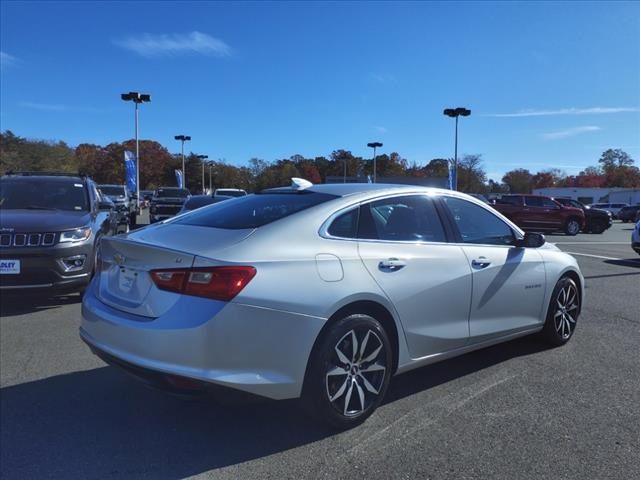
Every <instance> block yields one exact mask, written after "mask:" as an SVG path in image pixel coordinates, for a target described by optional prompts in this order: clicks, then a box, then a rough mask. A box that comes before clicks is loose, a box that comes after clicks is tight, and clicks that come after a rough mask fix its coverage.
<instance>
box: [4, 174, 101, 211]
mask: <svg viewBox="0 0 640 480" xmlns="http://www.w3.org/2000/svg"><path fill="white" fill-rule="evenodd" d="M88 202H89V198H88V196H87V190H86V189H85V186H84V183H82V182H81V181H80V180H73V179H47V178H34V177H31V178H29V177H25V178H11V179H6V180H2V181H1V182H0V208H2V209H7V210H12V209H22V208H24V209H32V210H73V211H86V210H88V209H89V203H88Z"/></svg>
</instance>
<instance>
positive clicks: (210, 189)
mask: <svg viewBox="0 0 640 480" xmlns="http://www.w3.org/2000/svg"><path fill="white" fill-rule="evenodd" d="M207 165H209V192H211V195H213V187H212V186H211V167H213V160H212V161H210V162H207Z"/></svg>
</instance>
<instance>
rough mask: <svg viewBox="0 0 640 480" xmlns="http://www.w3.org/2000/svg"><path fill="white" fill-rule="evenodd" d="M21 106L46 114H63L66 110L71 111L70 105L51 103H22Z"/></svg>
mask: <svg viewBox="0 0 640 480" xmlns="http://www.w3.org/2000/svg"><path fill="white" fill-rule="evenodd" d="M20 106H21V107H24V108H31V109H33V110H41V111H46V112H62V111H65V110H69V106H68V105H56V104H51V103H36V102H20Z"/></svg>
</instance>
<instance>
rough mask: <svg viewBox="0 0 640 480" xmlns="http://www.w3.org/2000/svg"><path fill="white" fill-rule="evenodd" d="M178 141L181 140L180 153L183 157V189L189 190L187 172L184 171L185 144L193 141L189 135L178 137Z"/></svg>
mask: <svg viewBox="0 0 640 480" xmlns="http://www.w3.org/2000/svg"><path fill="white" fill-rule="evenodd" d="M173 138H175V139H176V140H180V145H181V146H180V153H181V155H182V184H183V185H182V188H187V172H185V170H184V142H188V141H189V140H191V137H190V136H189V135H176V136H175V137H173Z"/></svg>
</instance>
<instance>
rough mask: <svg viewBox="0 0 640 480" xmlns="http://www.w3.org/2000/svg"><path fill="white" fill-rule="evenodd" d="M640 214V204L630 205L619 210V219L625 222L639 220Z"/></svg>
mask: <svg viewBox="0 0 640 480" xmlns="http://www.w3.org/2000/svg"><path fill="white" fill-rule="evenodd" d="M638 215H640V205H629V206H627V207H622V208H621V209H620V210H619V211H618V219H620V220H622V221H623V222H624V223H627V222H633V221H637V220H638V219H639V218H638Z"/></svg>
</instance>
